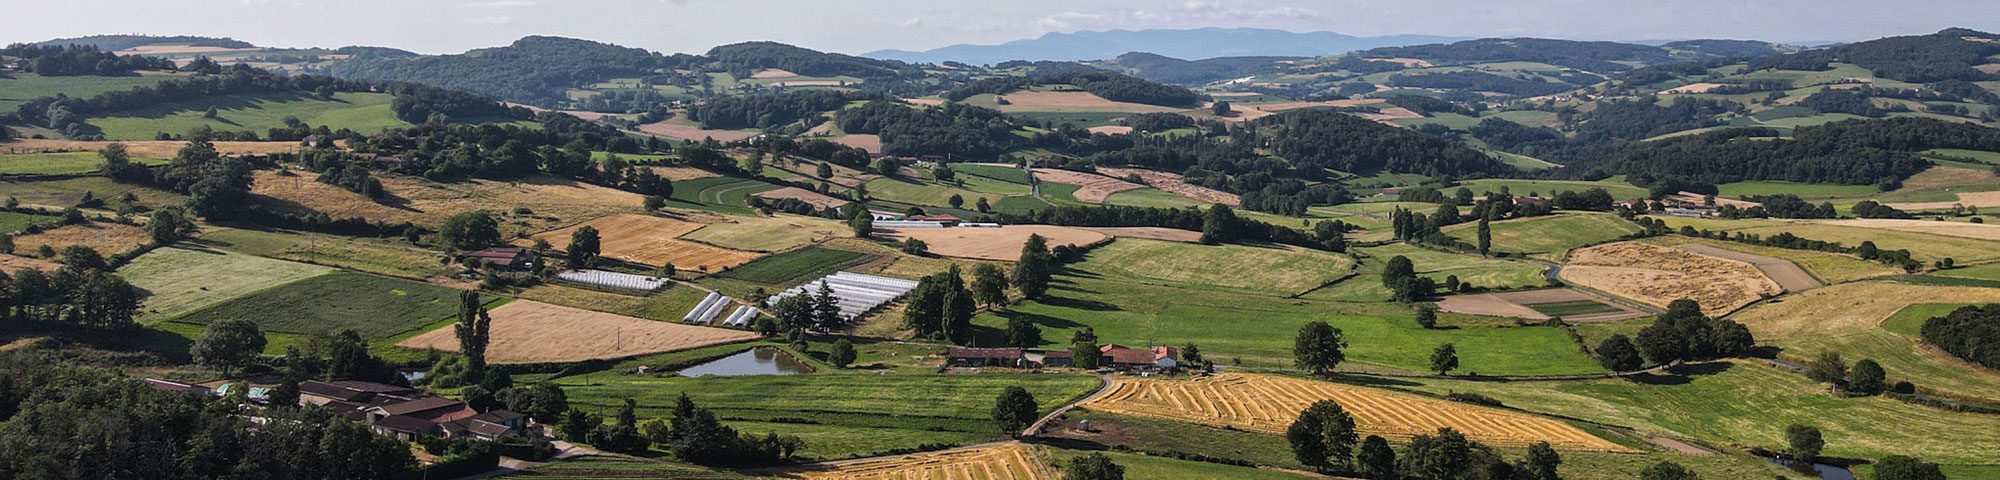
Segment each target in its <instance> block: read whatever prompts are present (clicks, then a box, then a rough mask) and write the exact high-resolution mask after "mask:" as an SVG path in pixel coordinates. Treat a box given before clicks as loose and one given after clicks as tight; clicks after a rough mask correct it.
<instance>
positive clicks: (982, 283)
mask: <svg viewBox="0 0 2000 480" xmlns="http://www.w3.org/2000/svg"><path fill="white" fill-rule="evenodd" d="M972 296H973V299H974V300H978V301H979V303H980V304H981V305H985V306H986V308H989V309H999V308H1002V307H1006V306H1007V274H1006V272H1002V271H1000V267H997V266H994V265H993V264H991V263H981V264H979V266H976V267H972Z"/></svg>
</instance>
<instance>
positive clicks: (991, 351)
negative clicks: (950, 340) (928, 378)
mask: <svg viewBox="0 0 2000 480" xmlns="http://www.w3.org/2000/svg"><path fill="white" fill-rule="evenodd" d="M1075 364H1076V357H1075V355H1074V354H1073V352H1070V351H1068V350H1048V351H1043V352H1032V351H1029V350H1026V349H1021V348H974V347H950V348H948V349H947V350H946V351H945V365H946V366H951V367H1007V368H1043V367H1049V368H1054V367H1069V366H1073V365H1075ZM1097 365H1098V367H1099V368H1109V369H1113V370H1117V371H1121V372H1130V373H1162V372H1173V371H1178V370H1180V368H1181V364H1180V350H1179V349H1176V348H1174V347H1165V346H1161V347H1151V348H1132V347H1127V346H1124V345H1119V344H1115V343H1113V344H1106V345H1104V346H1101V347H1098V348H1097Z"/></svg>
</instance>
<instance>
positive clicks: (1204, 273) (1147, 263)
mask: <svg viewBox="0 0 2000 480" xmlns="http://www.w3.org/2000/svg"><path fill="white" fill-rule="evenodd" d="M1090 260H1091V262H1093V263H1095V264H1097V265H1101V266H1102V267H1101V268H1102V269H1103V270H1104V271H1105V272H1106V273H1112V274H1116V275H1119V276H1123V277H1127V278H1135V279H1144V280H1149V281H1157V282H1165V283H1167V284H1170V285H1176V286H1180V287H1185V288H1197V289H1199V288H1220V289H1226V290H1233V291H1242V292H1251V293H1263V294H1270V295H1280V296H1282V295H1295V294H1298V293H1303V292H1305V291H1307V290H1312V289H1314V288H1319V287H1320V286H1321V285H1325V284H1327V283H1328V282H1331V281H1333V280H1334V279H1338V278H1340V277H1341V276H1342V275H1346V274H1347V272H1348V271H1349V270H1351V269H1352V268H1353V267H1354V260H1352V259H1350V258H1348V257H1346V256H1343V255H1340V254H1335V253H1330V252H1322V251H1318V250H1307V249H1303V248H1298V247H1292V246H1285V245H1200V244H1191V243H1182V242H1167V241H1158V240H1144V239H1136V238H1124V239H1119V240H1117V241H1113V242H1111V244H1110V245H1105V246H1103V247H1099V248H1097V249H1096V250H1093V251H1091V253H1090Z"/></svg>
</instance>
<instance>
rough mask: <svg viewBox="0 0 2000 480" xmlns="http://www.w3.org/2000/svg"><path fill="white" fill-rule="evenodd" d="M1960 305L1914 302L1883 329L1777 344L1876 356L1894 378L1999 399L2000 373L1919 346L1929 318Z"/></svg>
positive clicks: (1799, 352)
mask: <svg viewBox="0 0 2000 480" xmlns="http://www.w3.org/2000/svg"><path fill="white" fill-rule="evenodd" d="M1961 306H1964V305H1959V304H1917V305H1911V306H1908V307H1904V308H1903V309H1902V310H1900V311H1898V312H1896V314H1895V315H1893V316H1891V317H1889V318H1888V319H1887V320H1884V321H1883V322H1882V326H1881V327H1880V328H1871V329H1867V330H1860V331H1840V332H1831V333H1827V334H1821V335H1811V336H1805V337H1799V338H1787V339H1784V340H1781V341H1778V342H1776V344H1777V345H1778V346H1780V347H1784V349H1785V353H1786V354H1787V355H1789V356H1792V357H1794V358H1814V357H1816V356H1818V355H1819V354H1820V352H1840V354H1841V356H1842V357H1843V358H1845V359H1846V360H1847V361H1849V362H1853V361H1858V360H1861V359H1863V358H1869V359H1874V360H1875V361H1876V362H1877V363H1881V364H1882V369H1883V370H1884V371H1886V372H1888V374H1889V379H1890V381H1891V382H1894V381H1899V380H1903V381H1909V382H1911V383H1915V384H1917V385H1918V386H1921V387H1925V388H1934V389H1939V390H1945V391H1949V392H1953V393H1957V394H1960V395H1971V396H1977V397H1983V398H1988V399H1992V400H1994V401H2000V372H1996V371H1994V370H1991V369H1986V368H1981V367H1979V366H1976V365H1973V364H1970V363H1967V362H1965V361H1962V360H1959V359H1957V358H1955V357H1952V356H1950V355H1949V354H1946V353H1944V352H1942V351H1938V350H1936V349H1928V348H1917V347H1916V346H1917V345H1918V344H1919V343H1920V340H1919V336H1918V330H1919V329H1921V328H1923V324H1924V321H1925V320H1929V319H1930V318H1931V317H1937V316H1943V315H1946V314H1949V313H1951V311H1952V310H1955V309H1957V308H1958V307H1961Z"/></svg>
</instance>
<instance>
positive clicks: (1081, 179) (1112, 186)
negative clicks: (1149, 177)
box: [1035, 168, 1146, 203]
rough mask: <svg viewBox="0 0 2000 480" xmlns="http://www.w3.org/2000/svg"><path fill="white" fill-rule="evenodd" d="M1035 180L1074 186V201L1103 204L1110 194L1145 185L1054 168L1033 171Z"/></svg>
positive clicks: (1136, 188)
mask: <svg viewBox="0 0 2000 480" xmlns="http://www.w3.org/2000/svg"><path fill="white" fill-rule="evenodd" d="M1035 178H1036V179H1037V180H1041V181H1044V182H1055V183H1067V184H1070V185H1076V186H1077V187H1078V188H1077V189H1076V199H1077V200H1081V201H1084V202H1086V203H1104V199H1106V198H1110V197H1111V194H1114V193H1118V192H1123V191H1126V190H1138V189H1141V188H1146V186H1145V185H1140V184H1137V183H1132V182H1127V181H1124V180H1119V179H1116V178H1111V177H1107V176H1103V175H1098V174H1095V173H1084V172H1076V171H1070V170H1059V169H1054V168H1037V169H1035Z"/></svg>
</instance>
